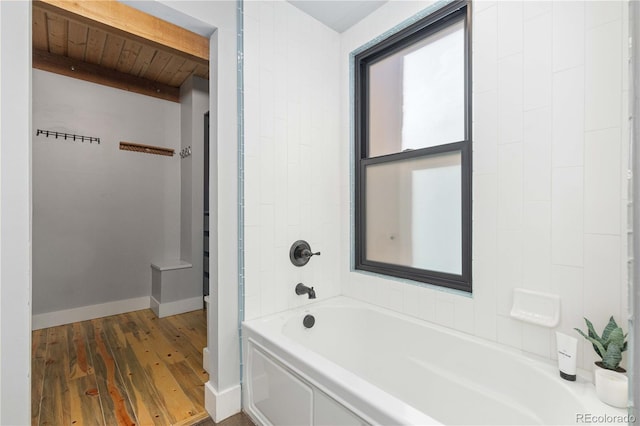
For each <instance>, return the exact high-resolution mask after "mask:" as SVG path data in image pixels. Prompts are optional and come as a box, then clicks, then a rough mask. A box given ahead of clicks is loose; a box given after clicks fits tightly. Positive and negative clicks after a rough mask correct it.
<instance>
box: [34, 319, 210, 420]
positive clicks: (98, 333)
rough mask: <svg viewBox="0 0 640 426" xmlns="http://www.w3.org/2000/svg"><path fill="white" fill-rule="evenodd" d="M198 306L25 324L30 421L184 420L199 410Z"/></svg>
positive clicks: (202, 324) (201, 339)
mask: <svg viewBox="0 0 640 426" xmlns="http://www.w3.org/2000/svg"><path fill="white" fill-rule="evenodd" d="M206 340H207V337H206V314H205V311H195V312H189V313H186V314H181V315H175V316H171V317H166V318H162V319H158V318H156V316H155V315H154V313H153V312H152V311H151V310H149V309H146V310H143V311H136V312H129V313H126V314H122V315H115V316H111V317H105V318H99V319H95V320H91V321H83V322H78V323H73V324H67V325H62V326H58V327H51V328H47V329H42V330H36V331H33V334H32V342H33V343H32V365H31V368H32V383H31V413H32V418H31V424H32V425H49V426H58V425H105V426H111V425H162V426H166V425H189V424H195V423H198V422H199V421H201V420H203V419H206V418H207V412H206V411H205V409H204V383H205V382H206V381H207V380H208V379H209V376H208V374H207V373H206V372H205V371H204V370H203V368H202V348H203V347H205V346H206Z"/></svg>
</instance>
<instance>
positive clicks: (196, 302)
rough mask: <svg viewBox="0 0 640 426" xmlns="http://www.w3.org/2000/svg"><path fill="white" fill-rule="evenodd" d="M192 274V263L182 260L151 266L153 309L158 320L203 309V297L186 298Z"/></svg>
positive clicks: (165, 261) (172, 260)
mask: <svg viewBox="0 0 640 426" xmlns="http://www.w3.org/2000/svg"><path fill="white" fill-rule="evenodd" d="M192 274H193V269H192V265H191V263H189V262H185V261H184V260H180V259H170V260H162V261H159V262H153V263H152V264H151V309H152V310H153V312H154V313H155V314H156V316H158V318H162V317H166V316H170V315H176V314H182V313H184V312H190V311H194V310H196V309H202V296H198V297H190V298H188V299H185V298H184V294H185V287H186V286H188V285H189V283H191V282H192V281H193V276H192Z"/></svg>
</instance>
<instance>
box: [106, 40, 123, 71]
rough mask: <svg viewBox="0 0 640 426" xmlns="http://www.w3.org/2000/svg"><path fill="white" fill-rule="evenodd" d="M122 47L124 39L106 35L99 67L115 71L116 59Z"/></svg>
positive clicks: (118, 57)
mask: <svg viewBox="0 0 640 426" xmlns="http://www.w3.org/2000/svg"><path fill="white" fill-rule="evenodd" d="M123 47H124V39H123V38H122V37H118V36H114V35H113V34H107V41H106V43H105V44H104V52H103V54H102V59H101V60H100V65H102V66H103V67H107V68H111V69H115V68H116V65H118V59H120V54H121V53H122V48H123Z"/></svg>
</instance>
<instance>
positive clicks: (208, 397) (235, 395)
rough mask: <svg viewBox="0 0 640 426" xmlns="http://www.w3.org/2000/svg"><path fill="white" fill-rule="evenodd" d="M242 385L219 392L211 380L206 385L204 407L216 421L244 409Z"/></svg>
mask: <svg viewBox="0 0 640 426" xmlns="http://www.w3.org/2000/svg"><path fill="white" fill-rule="evenodd" d="M240 395H241V389H240V385H236V386H233V387H231V388H229V389H226V390H224V391H222V392H218V391H217V390H216V389H215V388H214V387H213V385H212V384H211V382H207V383H205V385H204V408H205V409H206V410H207V412H208V413H209V415H210V416H211V418H212V419H213V421H214V422H215V423H218V422H221V421H222V420H224V419H226V418H228V417H231V416H233V415H234V414H237V413H239V412H240V411H241V410H242V406H241V404H242V402H241V401H242V400H241V398H240Z"/></svg>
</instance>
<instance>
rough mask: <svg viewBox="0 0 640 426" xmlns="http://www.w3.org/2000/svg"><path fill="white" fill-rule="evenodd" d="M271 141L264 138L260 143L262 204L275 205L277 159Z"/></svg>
mask: <svg viewBox="0 0 640 426" xmlns="http://www.w3.org/2000/svg"><path fill="white" fill-rule="evenodd" d="M273 151H274V150H273V142H272V140H271V139H267V138H262V139H261V141H260V202H261V203H263V204H273V200H274V195H275V187H276V180H275V168H276V164H275V161H274V160H275V158H274V152H273Z"/></svg>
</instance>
